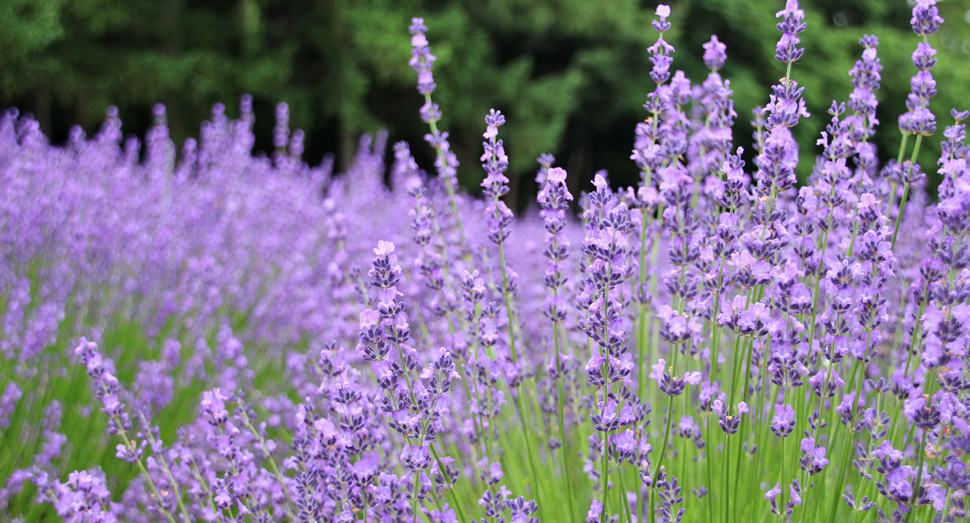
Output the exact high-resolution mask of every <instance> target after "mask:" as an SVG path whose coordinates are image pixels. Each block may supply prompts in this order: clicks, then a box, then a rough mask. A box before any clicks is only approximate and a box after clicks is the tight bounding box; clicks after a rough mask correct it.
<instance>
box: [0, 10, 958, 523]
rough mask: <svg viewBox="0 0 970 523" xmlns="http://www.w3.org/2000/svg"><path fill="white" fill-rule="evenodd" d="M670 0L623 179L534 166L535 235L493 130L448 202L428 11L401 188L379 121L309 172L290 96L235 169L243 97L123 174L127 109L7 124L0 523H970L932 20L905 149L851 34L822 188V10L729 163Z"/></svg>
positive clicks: (946, 157)
mask: <svg viewBox="0 0 970 523" xmlns="http://www.w3.org/2000/svg"><path fill="white" fill-rule="evenodd" d="M655 13H656V18H657V19H656V20H654V22H653V24H652V25H653V27H654V29H655V30H656V31H658V32H659V38H658V40H657V42H656V44H655V45H653V46H652V47H651V48H650V52H651V56H652V58H651V59H652V64H653V69H652V71H651V78H652V79H653V81H654V83H655V88H654V89H653V90H652V92H650V93H648V94H646V99H647V102H646V103H645V104H644V109H645V111H646V118H645V120H644V121H643V122H641V123H639V124H638V125H637V126H636V128H635V129H634V134H635V138H634V144H633V150H632V152H631V160H632V162H631V168H634V167H633V166H635V168H636V169H637V170H638V171H639V173H640V178H639V180H638V182H637V183H636V184H635V186H633V187H616V186H615V185H611V183H610V181H609V175H608V173H606V172H605V171H601V172H599V173H596V174H595V176H594V177H593V180H592V185H591V186H590V187H578V186H577V185H576V180H577V179H578V176H577V175H578V174H579V173H572V172H571V173H570V174H569V176H567V173H566V170H565V169H563V168H561V167H558V166H556V165H555V163H556V160H555V158H553V157H552V156H551V155H542V156H540V157H539V159H538V163H539V170H538V173H537V175H536V182H537V183H538V186H539V191H538V194H537V197H536V201H535V202H534V205H533V206H532V207H531V208H529V209H527V210H525V211H524V212H522V213H521V214H520V216H518V217H516V216H514V215H513V212H512V209H511V208H510V205H511V204H510V203H507V202H506V201H505V196H506V195H507V194H508V193H509V192H510V191H511V190H512V189H511V188H510V178H514V177H513V176H512V175H511V174H509V165H510V159H509V156H508V154H507V151H506V147H505V144H504V143H503V140H502V139H500V138H499V131H500V129H503V128H504V126H505V125H508V126H512V125H515V124H516V122H515V121H514V118H511V117H508V118H507V116H506V115H503V114H502V113H501V112H500V111H498V110H494V109H493V110H491V111H490V112H489V113H488V114H487V115H486V116H485V122H484V134H483V137H484V142H483V150H482V156H481V161H482V167H483V169H484V173H483V181H482V183H481V188H482V191H481V192H482V198H475V197H473V196H470V195H469V194H465V193H462V192H461V191H460V190H459V188H458V186H457V184H456V182H455V180H456V178H455V176H456V172H457V168H458V162H457V160H456V157H455V155H454V153H453V152H452V151H451V148H450V145H449V142H448V134H447V133H446V132H444V131H442V130H440V129H439V128H438V124H439V123H440V122H442V119H443V116H442V112H441V110H440V109H439V107H438V105H436V104H435V103H434V102H433V101H432V100H431V94H432V93H433V92H434V90H435V83H434V78H433V76H432V68H433V65H434V64H435V57H434V56H433V55H432V54H431V52H430V48H429V43H428V39H427V36H426V35H427V31H428V29H427V27H425V25H424V22H423V20H422V19H420V18H415V19H413V20H412V25H411V27H410V32H411V44H412V47H413V54H412V60H411V66H412V67H413V68H414V69H415V71H416V72H417V86H418V91H419V94H420V95H421V96H422V98H423V102H422V105H421V107H420V109H419V111H418V112H419V114H420V117H421V118H422V119H423V120H424V121H425V122H426V123H427V124H428V125H429V129H430V132H429V134H428V135H427V137H426V139H427V141H428V142H429V144H430V145H431V147H432V148H433V149H434V150H435V153H436V160H435V162H436V163H435V167H436V171H437V176H434V175H433V174H432V175H429V172H432V171H425V170H424V169H423V168H422V166H421V165H419V162H418V161H417V160H416V159H415V156H412V154H411V153H412V150H411V146H410V145H408V144H406V143H403V142H401V143H397V144H395V145H394V146H393V155H394V162H393V164H392V165H391V166H390V167H389V169H388V172H387V173H385V165H384V155H385V148H386V146H387V145H388V144H387V134H386V133H378V134H377V135H375V136H373V137H372V136H365V137H363V138H362V139H361V141H360V146H359V149H358V153H357V155H356V157H355V158H353V160H352V162H350V166H349V168H348V169H347V172H345V173H342V174H340V175H336V176H335V175H333V172H332V167H333V160H332V159H328V160H327V161H325V162H324V164H323V165H321V166H319V167H310V166H308V165H306V164H304V163H303V162H302V160H301V159H300V155H301V153H302V150H303V135H302V133H300V132H299V131H291V129H290V120H289V113H288V109H287V106H286V105H285V104H281V105H279V106H278V107H277V114H276V125H275V128H274V139H273V143H274V146H275V148H276V151H275V153H274V154H273V155H272V157H271V158H270V159H267V158H265V157H259V156H253V154H252V147H253V143H254V137H253V134H252V127H253V111H252V99H251V98H249V97H246V98H243V100H242V101H241V104H240V115H241V116H240V118H239V119H238V120H231V119H230V118H229V117H227V116H226V110H225V108H224V107H223V106H221V105H217V106H216V107H214V109H213V114H212V117H211V119H210V120H209V121H208V122H206V123H205V124H204V125H203V127H202V129H201V133H200V138H199V139H198V140H189V141H187V142H186V143H185V144H184V146H183V147H182V149H181V152H180V153H178V154H177V153H176V150H177V149H176V147H175V144H174V143H172V142H171V139H170V134H169V132H168V128H167V127H166V125H167V124H166V118H165V110H164V107H161V106H158V107H155V108H154V109H153V114H154V117H155V125H154V127H153V128H152V129H151V130H150V132H149V133H148V135H147V137H146V139H145V144H144V148H145V151H144V154H142V151H141V150H140V147H141V144H140V143H139V142H138V141H137V140H136V139H130V140H127V141H125V140H124V139H123V135H122V133H121V122H120V120H119V119H118V117H117V110H115V109H112V110H110V111H109V112H108V116H107V120H106V122H105V124H104V126H103V128H102V129H101V131H100V132H98V133H97V134H96V135H95V136H94V137H92V138H90V139H88V138H87V137H86V136H85V135H84V133H83V131H81V130H80V129H75V130H74V131H73V132H72V134H71V137H70V139H69V143H68V144H67V145H66V146H64V147H53V146H50V145H49V144H48V143H47V140H46V138H45V137H44V136H43V135H42V134H41V133H40V130H39V126H38V124H37V122H35V121H34V120H32V119H31V118H29V117H20V116H19V115H18V114H16V113H15V112H9V113H6V114H5V115H3V116H2V117H0V186H2V187H4V190H3V191H0V246H2V248H0V316H2V318H0V333H2V335H0V376H3V378H4V383H3V386H2V388H0V431H2V432H0V522H6V521H8V520H20V521H23V520H34V519H36V517H37V516H36V515H37V514H42V511H44V510H48V511H49V512H48V513H49V514H51V515H53V514H56V515H57V517H59V518H62V519H63V520H65V521H68V522H81V521H96V522H113V521H133V522H144V523H150V522H164V523H189V522H195V521H199V522H202V521H204V522H237V521H250V522H268V521H284V522H290V521H293V522H296V521H300V522H309V521H334V522H341V523H352V522H354V521H362V522H364V523H369V522H372V521H380V522H382V523H415V522H419V521H421V522H426V523H505V522H511V523H537V522H538V521H542V520H547V521H567V522H579V521H583V520H585V521H586V522H587V523H618V522H620V521H623V522H624V523H634V522H639V521H662V522H677V523H682V522H701V521H704V522H707V521H712V522H724V523H727V522H734V521H748V520H751V521H763V520H773V518H776V517H777V518H779V520H780V521H839V520H842V519H848V518H855V519H858V520H860V521H863V520H864V521H872V520H874V521H877V522H880V523H901V522H904V521H940V522H941V523H949V522H951V521H959V520H962V519H965V518H966V517H967V510H968V508H967V500H968V499H970V469H968V466H967V456H968V455H970V363H968V362H970V358H968V354H967V352H968V348H970V268H968V265H970V145H968V143H967V134H966V120H967V118H968V117H970V112H966V111H963V112H961V111H959V110H953V111H952V112H951V113H950V116H951V117H952V119H953V120H954V121H953V123H952V125H949V126H947V127H946V129H945V130H944V131H943V133H942V140H941V147H940V149H941V151H942V154H941V157H940V158H939V161H938V163H937V167H936V172H937V174H939V178H941V179H942V181H941V182H940V184H939V186H938V187H937V188H936V193H937V194H938V199H937V200H935V201H932V200H931V199H930V198H929V197H928V196H927V191H925V190H924V189H925V185H926V183H927V181H928V180H930V179H931V178H929V177H928V176H926V174H927V173H924V171H923V168H922V167H920V166H919V164H918V163H917V162H916V159H917V157H918V154H917V153H918V152H919V149H920V147H921V144H922V142H923V141H927V140H932V139H933V137H932V135H933V134H934V131H935V130H936V117H935V116H934V115H933V114H932V113H931V112H929V100H930V99H931V98H932V96H933V95H934V94H935V91H936V84H935V80H934V78H933V76H932V74H931V70H932V69H933V67H934V65H935V64H936V51H934V50H933V48H932V46H931V45H930V39H929V37H930V36H932V35H933V34H935V33H936V32H937V30H938V29H939V27H940V24H942V23H943V21H942V19H941V18H940V16H939V12H938V9H937V7H936V5H935V2H934V1H933V0H918V1H917V2H915V6H914V7H913V16H912V20H911V23H912V26H913V29H914V32H915V33H916V35H917V36H918V37H919V38H920V39H921V40H922V41H921V42H918V43H917V47H916V52H915V54H914V55H913V62H914V64H915V65H916V68H917V73H916V75H915V76H914V77H913V80H912V82H911V87H912V93H911V94H910V97H909V99H908V102H907V107H908V109H909V110H908V112H907V113H906V114H904V115H902V116H901V117H900V119H899V127H900V129H901V132H902V137H901V151H900V154H899V156H898V157H897V158H896V159H895V160H891V161H889V162H885V163H881V160H880V158H882V157H883V153H882V152H881V151H879V150H877V148H876V146H875V144H874V140H873V138H874V136H875V133H876V132H877V131H878V130H879V127H880V121H879V119H878V118H877V116H876V115H877V112H876V109H877V97H876V93H877V90H878V89H879V88H880V83H881V79H882V74H883V69H882V68H883V62H881V60H886V63H887V64H888V63H891V62H890V61H889V60H888V59H886V58H885V57H883V58H880V57H879V56H878V54H877V46H878V43H879V41H878V39H877V38H876V37H875V36H872V35H866V36H864V37H862V39H861V40H860V41H859V44H860V46H861V57H860V58H859V60H858V61H857V62H856V63H855V66H854V67H853V68H852V70H851V71H850V76H851V79H852V89H851V91H849V92H846V93H845V96H846V100H843V101H839V100H836V101H833V102H832V103H831V105H829V109H828V116H826V117H825V118H826V122H827V125H826V126H825V130H824V132H823V133H822V135H821V136H820V137H819V139H818V142H817V145H818V146H819V150H820V151H821V154H820V155H819V156H818V157H817V158H816V159H815V163H814V164H813V168H812V169H811V175H810V176H809V177H808V178H807V179H805V180H798V178H797V176H796V175H795V173H796V168H797V167H798V164H799V161H800V160H801V159H800V155H799V149H798V145H797V143H796V142H795V140H794V134H793V131H792V129H793V128H794V126H796V125H798V123H799V122H800V121H801V120H802V119H803V118H809V117H810V115H809V114H808V112H807V110H806V98H807V97H809V96H811V94H812V93H810V92H809V93H806V92H805V89H804V87H801V86H799V85H798V83H797V82H796V81H795V79H793V77H792V67H791V66H792V64H793V63H795V62H796V61H801V60H810V59H813V58H812V56H811V54H810V53H809V54H806V53H805V49H804V48H803V47H802V46H801V38H802V36H803V34H804V32H805V31H807V30H809V29H808V25H807V23H806V20H807V19H810V18H811V17H810V16H807V13H806V10H804V9H802V8H801V7H800V6H799V4H798V2H797V1H796V0H789V1H788V2H787V3H786V5H785V8H784V9H783V10H782V11H780V12H778V13H777V18H778V19H780V21H779V23H778V25H777V27H778V29H779V31H780V32H781V37H780V39H779V41H778V44H777V47H776V49H775V54H776V58H777V59H778V61H779V62H780V63H781V64H783V65H780V66H778V68H779V72H780V70H781V69H784V76H783V77H782V79H781V80H780V81H779V83H778V84H777V85H774V86H773V87H772V88H771V90H770V92H766V93H765V105H764V106H763V107H762V108H759V109H758V110H757V111H756V113H755V121H754V125H755V128H756V131H755V151H754V152H755V155H754V162H748V163H746V162H745V161H744V159H743V158H742V156H743V154H744V151H743V150H742V149H741V148H739V147H737V146H736V144H735V143H734V129H733V128H734V123H735V120H736V119H737V116H738V115H737V113H736V112H735V110H734V105H733V101H732V95H733V93H732V90H731V83H730V81H729V80H727V79H725V78H722V77H721V71H722V68H723V67H724V65H725V63H726V60H727V53H728V50H727V47H726V45H725V44H724V43H722V42H721V41H720V40H719V39H718V38H717V37H712V38H711V39H710V40H709V41H707V42H706V43H705V44H703V60H704V63H705V65H706V66H707V68H708V69H709V72H708V73H707V74H706V78H704V79H701V80H699V81H698V82H693V83H692V81H691V79H690V78H688V75H687V74H686V73H684V72H683V71H679V70H676V69H673V65H674V61H673V51H674V49H673V47H672V46H671V45H670V44H669V43H667V42H666V40H665V39H664V38H665V34H666V33H667V32H668V31H671V30H672V29H673V25H674V21H676V20H677V19H676V18H672V12H671V9H670V7H669V6H666V5H661V6H659V7H658V8H657V9H656V12H655ZM796 71H797V69H796ZM893 74H896V72H894V73H893ZM911 139H912V140H913V143H910V140H911ZM509 151H512V149H511V148H510V149H509ZM924 152H925V151H924ZM907 155H909V156H908V159H906V158H907ZM417 156H418V157H420V155H417ZM142 159H143V160H142ZM512 164H513V165H514V162H512ZM480 174H482V173H480ZM574 195H575V196H574ZM573 204H575V205H576V206H577V207H578V210H579V213H578V216H576V215H574V214H573V212H572V210H573V209H572V206H573ZM404 217H406V218H404ZM89 340H90V341H89ZM38 505H41V506H40V507H38ZM14 518H20V519H14Z"/></svg>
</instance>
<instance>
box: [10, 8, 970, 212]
mask: <svg viewBox="0 0 970 523" xmlns="http://www.w3.org/2000/svg"><path fill="white" fill-rule="evenodd" d="M656 4H657V2H655V1H638V0H2V1H0V28H2V29H0V107H8V106H15V107H18V108H19V109H20V110H21V111H23V112H30V113H32V114H33V115H34V116H35V117H36V118H37V119H38V120H39V122H40V124H41V127H42V128H43V129H44V130H45V132H46V133H47V134H48V136H50V137H51V140H52V141H53V142H55V143H56V142H63V141H64V140H65V139H66V138H67V135H68V132H69V130H70V127H71V126H73V125H75V124H79V125H81V126H82V127H83V128H84V129H85V130H86V131H88V132H89V133H91V132H93V131H95V130H96V129H97V128H98V126H99V125H100V122H101V121H102V119H103V116H104V113H105V109H106V108H107V106H108V105H112V104H113V105H117V106H118V107H119V109H120V114H121V118H122V120H123V122H124V126H125V127H124V131H125V132H126V134H135V135H138V136H142V135H143V133H144V131H145V129H146V128H147V127H148V126H149V125H150V124H151V121H152V112H151V107H152V104H154V103H157V102H161V103H164V104H165V105H166V107H167V109H168V115H169V123H170V126H171V128H172V136H173V137H174V138H175V139H176V141H178V142H181V140H183V139H184V138H186V137H189V136H194V135H197V133H198V126H199V123H200V122H201V121H202V120H203V119H205V118H206V117H207V116H208V115H209V112H210V109H211V106H212V104H214V103H216V102H222V103H225V104H226V106H227V112H228V113H229V114H230V115H235V114H236V111H237V105H238V99H239V97H240V95H242V94H244V93H250V94H251V95H252V96H253V97H254V106H255V111H256V117H257V120H256V134H257V143H256V147H257V149H260V150H263V151H269V150H270V149H271V148H272V127H273V109H274V107H275V105H276V104H277V103H278V102H281V101H285V102H287V103H288V104H289V106H290V113H291V115H292V116H291V123H290V127H291V128H302V129H303V130H304V131H305V132H306V135H307V146H306V153H305V155H304V158H305V160H306V161H308V162H309V163H311V164H315V163H317V162H319V161H320V160H321V158H322V157H323V156H324V155H325V154H328V153H333V154H334V155H335V157H336V165H337V166H338V169H339V168H340V167H341V166H343V165H346V162H347V161H348V160H349V158H350V157H351V156H352V155H353V153H354V151H355V149H356V144H357V139H358V137H359V135H360V134H361V133H369V132H374V131H376V130H378V129H380V128H385V129H387V130H388V132H389V133H390V140H391V141H396V140H407V141H409V142H411V144H412V150H413V151H414V153H415V155H416V156H417V157H418V160H419V163H421V164H422V165H424V166H426V167H428V168H430V167H431V163H432V154H433V153H432V151H431V149H430V148H429V147H427V146H425V145H424V144H423V140H422V136H423V135H424V133H425V132H426V126H425V125H424V124H423V123H422V122H421V121H420V119H419V118H418V114H417V110H418V108H419V107H420V105H421V97H420V96H419V95H418V93H417V91H416V89H415V87H414V85H415V73H414V72H413V71H412V70H411V69H410V68H409V67H408V65H407V61H408V58H409V57H410V42H409V35H408V33H407V26H408V24H409V20H410V18H411V17H412V16H423V17H424V18H425V22H426V24H427V26H428V27H429V28H430V31H429V33H428V37H429V40H430V42H431V49H432V53H434V54H435V55H436V56H437V57H438V62H437V63H436V66H435V77H436V81H437V84H438V90H437V91H436V92H435V95H434V96H435V98H436V101H437V102H439V103H440V105H441V108H442V110H443V112H444V121H443V122H442V124H441V125H442V126H443V127H444V128H445V129H446V130H448V131H449V132H450V133H451V136H452V143H453V144H454V147H455V150H456V152H457V153H458V155H459V158H460V160H461V161H462V167H461V168H460V170H459V176H460V181H461V183H462V184H463V185H464V186H466V187H468V188H469V190H471V191H475V190H476V188H477V185H478V183H479V181H480V179H481V177H482V170H481V168H480V167H479V165H478V156H479V154H480V150H481V143H480V142H481V133H482V132H483V130H484V122H483V117H484V115H485V114H486V113H487V112H488V110H489V108H492V107H495V108H497V109H500V110H501V111H503V112H504V113H505V114H506V115H507V117H508V124H507V126H505V127H503V136H504V138H505V143H506V148H507V151H508V153H509V155H510V159H511V166H510V172H509V174H510V178H511V179H512V188H513V192H512V193H511V194H510V200H511V201H510V204H512V205H513V206H514V207H518V208H522V207H523V206H524V205H526V203H527V202H528V201H530V200H531V198H532V197H533V196H534V191H535V187H534V181H533V173H534V171H535V166H536V164H535V158H536V157H537V156H538V155H539V154H540V153H542V152H550V153H553V154H555V155H556V157H557V159H558V164H559V165H561V166H563V167H566V168H567V169H568V170H569V172H570V174H571V176H570V178H571V183H573V184H575V185H576V186H579V185H580V184H584V185H582V186H583V187H585V183H586V182H587V181H588V180H589V179H591V178H592V176H593V174H594V173H595V172H596V171H597V170H599V169H607V170H608V171H609V172H610V177H611V179H612V181H613V182H614V184H617V185H626V184H631V183H633V182H634V181H635V180H636V178H637V176H638V175H637V171H636V167H635V165H634V164H633V163H632V162H631V161H630V160H628V158H629V154H630V150H631V148H632V144H633V130H634V127H635V125H636V123H637V122H638V121H640V120H642V119H643V118H644V117H645V116H646V113H645V112H644V110H643V109H642V104H643V102H644V101H645V100H646V95H647V93H649V92H650V91H651V90H653V89H654V87H655V86H654V84H653V82H652V81H651V80H650V77H649V71H650V62H649V60H648V56H649V55H648V53H647V47H648V46H650V45H651V44H652V43H653V42H654V41H655V40H656V37H657V33H656V32H655V31H654V30H653V29H652V28H651V27H650V20H652V19H653V13H654V10H655V8H656ZM783 4H784V2H783V1H782V0H717V1H711V0H673V1H672V2H671V7H672V11H673V15H672V17H671V21H672V23H673V29H672V31H671V32H670V33H668V36H667V39H668V41H670V42H671V43H672V44H673V45H674V46H675V47H676V53H675V54H674V66H673V69H682V70H684V71H685V73H686V74H687V76H688V77H689V78H691V79H692V80H694V81H695V82H699V81H701V80H703V78H704V77H705V75H706V72H707V71H706V69H705V67H704V65H703V62H702V60H701V55H702V47H701V45H702V44H703V43H704V42H705V41H707V40H708V39H709V37H710V35H711V34H717V35H718V37H719V39H720V40H721V41H722V42H724V43H726V44H727V52H728V62H727V65H726V66H725V68H724V69H723V72H722V74H723V75H724V76H725V77H726V78H729V79H730V80H731V88H732V89H733V90H734V93H735V95H734V99H735V108H736V110H737V112H738V114H739V118H738V122H737V124H736V125H735V143H736V144H738V145H744V146H748V145H750V141H751V139H750V134H751V132H750V131H751V127H750V126H749V123H748V122H749V121H750V117H751V109H752V108H754V107H755V106H758V105H761V104H764V103H765V102H766V101H767V99H768V94H769V86H770V85H771V84H772V83H776V82H777V80H778V78H779V77H781V76H783V75H784V70H783V68H782V66H781V65H780V64H779V63H778V62H776V61H775V60H774V44H775V41H776V40H777V38H778V35H779V33H778V31H777V30H776V29H775V27H774V22H773V18H772V15H773V13H774V12H775V11H777V10H779V9H781V8H782V7H783ZM911 6H912V3H911V2H910V3H907V2H906V1H905V0H814V1H812V2H807V1H806V2H803V4H802V7H803V8H804V9H805V11H806V15H807V22H808V24H809V25H808V29H807V30H806V32H805V33H804V34H803V35H802V36H803V40H804V42H805V47H806V51H805V55H804V57H803V58H802V60H801V61H799V62H798V63H797V64H796V65H795V67H794V70H793V73H792V74H793V78H795V79H796V80H797V81H799V82H800V83H801V84H802V85H804V86H806V87H807V89H806V94H805V99H806V100H807V102H808V105H809V110H810V112H811V113H812V117H811V118H810V119H807V120H806V119H803V120H802V123H801V124H800V125H799V126H798V128H797V136H796V137H797V138H798V140H799V142H800V143H801V147H802V149H801V154H802V163H801V165H800V171H799V175H800V176H801V177H802V178H803V179H804V177H805V176H807V175H808V174H809V172H810V170H811V164H812V163H813V159H814V156H815V155H816V154H817V153H818V152H820V149H818V148H817V147H816V145H815V139H816V138H818V136H819V132H820V131H821V130H823V128H824V126H825V124H826V123H827V122H828V119H829V117H828V115H826V114H825V110H826V109H827V108H828V106H829V104H830V103H831V102H832V100H846V99H847V97H848V94H849V92H850V91H851V84H850V82H849V76H848V71H849V69H850V68H851V67H852V64H853V62H854V61H855V60H856V59H857V57H858V56H859V54H860V53H861V51H862V49H861V47H860V46H859V45H858V43H857V42H858V40H859V38H860V37H861V36H862V35H863V34H876V35H878V37H879V39H880V46H879V56H880V57H881V58H882V64H883V67H884V70H883V87H882V89H881V90H880V91H879V92H878V97H879V100H880V106H879V111H878V113H877V114H878V117H879V119H880V120H881V122H882V124H881V125H880V127H879V128H878V135H877V136H878V137H877V139H876V142H877V144H878V146H879V148H880V153H881V155H882V156H883V157H884V159H885V158H889V157H894V156H895V154H896V151H897V148H898V144H899V132H898V130H897V126H896V117H897V116H898V115H899V114H900V113H901V112H903V111H905V105H904V104H905V99H906V94H907V92H908V91H909V78H910V76H911V75H912V74H913V73H914V72H915V68H914V67H913V65H912V62H911V60H910V55H911V53H912V51H913V49H914V48H915V46H916V43H917V41H918V40H917V37H916V36H915V35H914V34H913V33H912V31H911V29H910V25H909V17H910V10H911ZM939 7H940V12H941V14H942V16H943V17H944V18H945V19H946V23H945V24H944V25H943V28H942V29H941V30H940V31H939V32H938V33H937V34H935V35H933V36H932V38H931V43H932V44H933V45H934V46H935V47H936V48H937V49H938V50H939V56H938V57H939V65H938V66H937V67H936V68H935V69H934V70H933V74H934V75H935V76H936V79H937V82H938V87H939V95H937V97H936V98H934V100H933V102H932V106H931V108H932V109H933V110H934V112H935V113H936V114H937V118H938V122H939V123H940V125H939V128H940V131H938V133H937V136H934V137H933V138H932V139H930V140H928V142H929V143H928V145H927V146H925V147H924V149H923V151H922V153H921V155H920V160H921V162H922V163H923V165H924V167H926V168H928V169H927V170H930V171H932V170H933V169H932V164H933V163H934V162H935V159H936V157H937V155H938V154H939V143H940V140H941V138H942V136H940V135H941V134H942V129H943V127H944V126H945V125H946V124H947V123H949V122H950V121H951V119H950V116H949V110H950V108H951V107H959V108H961V109H967V108H970V0H943V1H941V2H940V3H939ZM924 143H926V142H924ZM746 148H747V149H748V151H749V153H750V147H746ZM933 185H934V184H933V183H931V184H930V186H931V187H932V186H933Z"/></svg>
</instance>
